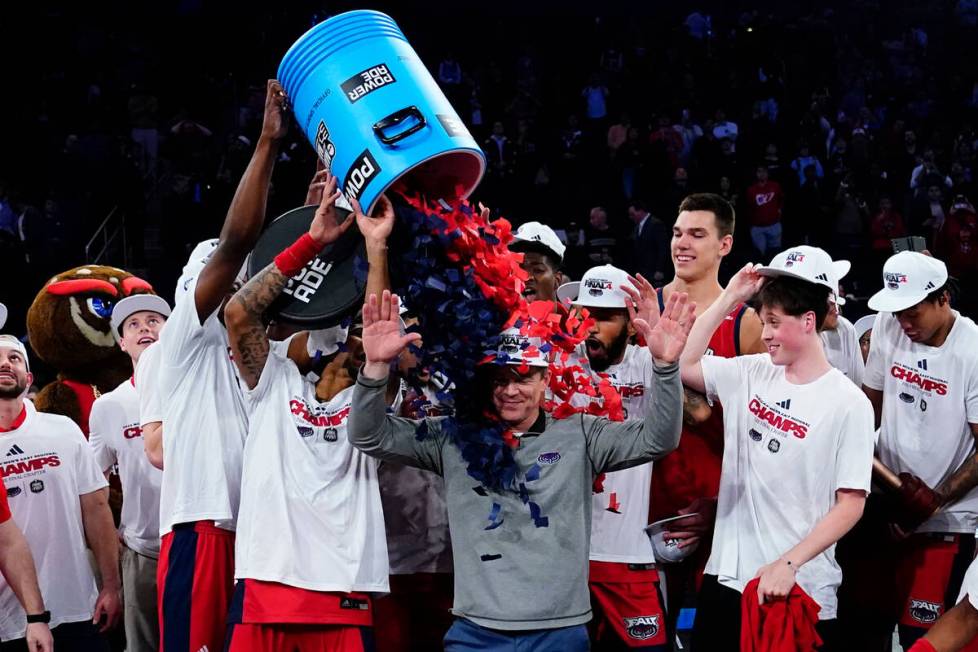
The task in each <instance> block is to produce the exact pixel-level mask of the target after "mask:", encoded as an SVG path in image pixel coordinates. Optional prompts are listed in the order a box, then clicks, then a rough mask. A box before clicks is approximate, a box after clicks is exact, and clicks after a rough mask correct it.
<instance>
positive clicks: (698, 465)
mask: <svg viewBox="0 0 978 652" xmlns="http://www.w3.org/2000/svg"><path fill="white" fill-rule="evenodd" d="M663 307H664V306H663V302H662V292H661V291H660V292H659V308H660V310H661V309H662V308H663ZM746 310H747V307H746V306H744V305H743V304H741V305H738V306H737V307H736V308H734V309H733V311H731V313H730V314H729V315H727V316H726V317H725V318H724V320H723V323H721V324H720V325H719V326H718V327H717V329H716V330H715V331H714V332H713V336H712V337H711V338H710V345H709V348H707V350H706V353H707V355H719V356H722V357H724V358H732V357H734V356H738V355H740V322H741V320H742V319H743V317H744V312H745V311H746ZM722 462H723V411H722V410H721V408H720V405H719V404H715V405H714V406H713V413H712V414H711V415H710V418H709V419H707V420H706V421H705V422H704V423H701V424H699V425H695V426H690V425H686V424H683V434H682V437H681V438H680V439H679V447H678V448H677V449H676V450H674V451H673V452H671V453H669V454H668V455H666V456H665V457H663V458H662V459H661V460H657V461H656V462H655V464H653V465H652V504H651V505H650V507H649V522H653V521H658V520H659V519H663V518H666V517H669V516H675V515H676V512H677V511H678V510H680V509H682V508H684V507H688V506H689V504H690V503H691V502H693V500H695V499H697V498H713V497H715V496H716V495H717V493H718V492H719V491H720V467H721V465H722Z"/></svg>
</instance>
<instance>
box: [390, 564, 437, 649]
mask: <svg viewBox="0 0 978 652" xmlns="http://www.w3.org/2000/svg"><path fill="white" fill-rule="evenodd" d="M453 580H454V577H453V576H452V574H451V573H412V574H410V575H391V576H390V582H391V592H390V595H385V596H384V597H382V598H378V599H377V600H375V601H374V611H375V614H376V615H375V618H376V622H377V623H380V626H379V627H377V629H376V631H375V632H374V635H375V636H376V640H377V652H414V651H416V650H417V651H421V650H424V651H428V650H440V649H441V648H442V645H443V644H442V639H444V638H445V634H446V633H448V628H449V627H451V626H452V621H453V620H454V616H452V611H451V610H452V596H453V595H454V586H453Z"/></svg>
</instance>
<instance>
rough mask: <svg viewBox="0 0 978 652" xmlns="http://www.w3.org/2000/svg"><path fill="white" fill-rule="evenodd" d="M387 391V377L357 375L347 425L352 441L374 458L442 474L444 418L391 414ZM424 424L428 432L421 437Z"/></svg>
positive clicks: (348, 435) (348, 434)
mask: <svg viewBox="0 0 978 652" xmlns="http://www.w3.org/2000/svg"><path fill="white" fill-rule="evenodd" d="M386 392H387V379H386V378H384V379H382V380H376V379H373V378H365V377H364V376H363V375H362V374H361V375H358V377H357V384H356V386H355V387H354V388H353V401H352V404H351V406H350V420H349V422H348V424H347V437H348V438H349V439H350V443H351V444H353V445H354V446H355V447H356V448H358V449H360V450H361V451H363V452H364V453H366V454H367V455H370V456H371V457H376V458H377V459H380V460H386V461H388V462H397V463H398V464H404V465H406V466H414V467H417V468H419V469H425V470H427V471H433V472H435V473H437V474H439V475H440V474H441V473H442V457H441V449H442V444H443V443H444V436H443V435H442V433H441V427H440V421H441V420H442V419H443V418H444V417H439V418H429V419H423V420H419V421H415V420H413V419H404V418H401V417H394V416H391V415H388V414H387V404H386V401H385V394H386ZM422 424H427V427H428V434H427V435H426V436H425V438H424V439H423V440H419V439H418V437H417V434H418V431H419V430H420V429H421V428H422Z"/></svg>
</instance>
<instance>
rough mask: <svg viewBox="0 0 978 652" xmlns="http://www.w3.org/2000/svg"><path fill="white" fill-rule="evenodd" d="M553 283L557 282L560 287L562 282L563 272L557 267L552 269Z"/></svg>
mask: <svg viewBox="0 0 978 652" xmlns="http://www.w3.org/2000/svg"><path fill="white" fill-rule="evenodd" d="M554 283H556V284H557V287H560V286H561V285H563V284H564V273H563V272H562V271H560V270H559V269H558V270H554Z"/></svg>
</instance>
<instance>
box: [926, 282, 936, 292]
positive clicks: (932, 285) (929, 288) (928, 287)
mask: <svg viewBox="0 0 978 652" xmlns="http://www.w3.org/2000/svg"><path fill="white" fill-rule="evenodd" d="M934 287H935V285H934V281H927V285H925V286H924V289H925V290H933V289H934Z"/></svg>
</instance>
